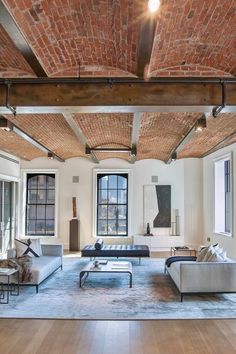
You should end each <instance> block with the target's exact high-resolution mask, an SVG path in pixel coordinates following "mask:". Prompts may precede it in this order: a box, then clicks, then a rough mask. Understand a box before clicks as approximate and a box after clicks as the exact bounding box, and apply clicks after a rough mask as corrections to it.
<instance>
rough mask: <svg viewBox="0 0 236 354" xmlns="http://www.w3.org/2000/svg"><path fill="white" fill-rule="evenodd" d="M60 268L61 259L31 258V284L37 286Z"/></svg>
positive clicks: (47, 257)
mask: <svg viewBox="0 0 236 354" xmlns="http://www.w3.org/2000/svg"><path fill="white" fill-rule="evenodd" d="M60 266H61V257H54V256H42V257H37V258H36V257H35V258H33V263H32V267H31V272H32V280H31V283H33V284H39V283H41V281H43V280H44V279H45V278H47V277H48V276H49V275H50V274H51V273H53V272H54V271H55V270H56V269H58V268H59V267H60Z"/></svg>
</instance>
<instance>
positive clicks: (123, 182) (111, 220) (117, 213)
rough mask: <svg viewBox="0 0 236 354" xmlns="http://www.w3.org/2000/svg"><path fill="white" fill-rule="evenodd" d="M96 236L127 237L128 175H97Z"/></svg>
mask: <svg viewBox="0 0 236 354" xmlns="http://www.w3.org/2000/svg"><path fill="white" fill-rule="evenodd" d="M96 234H97V236H128V174H97V232H96Z"/></svg>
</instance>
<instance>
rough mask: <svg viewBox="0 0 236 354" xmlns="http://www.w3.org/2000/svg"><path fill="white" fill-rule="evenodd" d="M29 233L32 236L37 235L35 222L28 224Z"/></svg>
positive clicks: (30, 221)
mask: <svg viewBox="0 0 236 354" xmlns="http://www.w3.org/2000/svg"><path fill="white" fill-rule="evenodd" d="M27 231H28V233H30V234H35V220H29V221H28V222H27Z"/></svg>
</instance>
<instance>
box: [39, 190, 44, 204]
mask: <svg viewBox="0 0 236 354" xmlns="http://www.w3.org/2000/svg"><path fill="white" fill-rule="evenodd" d="M37 203H38V204H45V203H46V189H39V190H38V199H37Z"/></svg>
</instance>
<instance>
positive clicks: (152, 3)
mask: <svg viewBox="0 0 236 354" xmlns="http://www.w3.org/2000/svg"><path fill="white" fill-rule="evenodd" d="M159 7H160V0H148V9H149V11H150V12H152V13H154V12H156V11H157V10H158V9H159Z"/></svg>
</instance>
